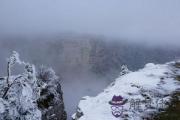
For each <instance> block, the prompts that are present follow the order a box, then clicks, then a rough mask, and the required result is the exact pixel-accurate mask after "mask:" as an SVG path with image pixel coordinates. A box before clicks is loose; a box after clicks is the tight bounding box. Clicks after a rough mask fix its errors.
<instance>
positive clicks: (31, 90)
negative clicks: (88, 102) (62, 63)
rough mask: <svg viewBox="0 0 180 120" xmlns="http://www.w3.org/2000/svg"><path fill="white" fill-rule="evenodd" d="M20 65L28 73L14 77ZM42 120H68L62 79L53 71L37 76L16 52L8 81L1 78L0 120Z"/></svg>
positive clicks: (32, 66) (8, 69)
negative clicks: (61, 83) (15, 70)
mask: <svg viewBox="0 0 180 120" xmlns="http://www.w3.org/2000/svg"><path fill="white" fill-rule="evenodd" d="M17 64H18V65H19V66H22V67H23V68H24V71H23V73H21V74H18V75H12V74H13V73H11V72H12V68H13V67H14V66H15V65H17ZM50 111H51V112H50ZM41 119H43V120H50V119H53V120H66V112H65V111H64V103H63V98H62V91H61V86H60V83H59V78H58V77H57V76H56V75H55V72H54V71H53V70H52V69H49V68H44V67H41V69H40V70H39V71H37V72H36V70H35V66H34V65H32V64H29V63H26V62H24V61H21V60H20V58H19V54H18V53H17V52H15V51H14V52H13V54H12V55H11V56H10V58H9V59H8V64H7V77H1V78H0V120H41Z"/></svg>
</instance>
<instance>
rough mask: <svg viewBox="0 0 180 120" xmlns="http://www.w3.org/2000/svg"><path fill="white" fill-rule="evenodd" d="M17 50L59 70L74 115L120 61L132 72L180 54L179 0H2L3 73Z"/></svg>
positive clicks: (113, 73) (105, 83)
mask: <svg viewBox="0 0 180 120" xmlns="http://www.w3.org/2000/svg"><path fill="white" fill-rule="evenodd" d="M134 43H135V44H134ZM139 43H141V44H139ZM147 45H149V46H150V47H149V46H148V47H147ZM151 45H152V46H153V47H151ZM155 45H156V47H154V46H155ZM159 45H161V46H162V47H159ZM175 46H176V47H175ZM13 50H16V51H17V52H19V53H20V55H21V57H22V58H23V59H24V60H25V61H29V62H31V63H33V64H35V65H36V66H37V68H38V66H40V65H41V64H44V65H45V66H48V67H52V68H53V69H54V70H55V71H56V73H57V75H58V76H60V78H61V83H62V90H63V92H64V102H65V108H66V111H67V114H68V120H71V115H72V114H73V113H74V112H75V110H76V108H77V105H78V102H79V100H80V99H81V98H82V97H83V96H86V95H90V96H95V95H97V94H98V93H99V92H101V91H103V89H104V88H105V87H106V86H108V85H109V84H110V83H111V82H112V81H113V80H114V79H115V78H116V77H118V76H119V72H120V68H121V65H122V64H127V65H128V68H129V69H130V70H132V71H134V70H138V69H140V68H142V67H143V66H144V65H145V64H146V63H148V62H153V63H165V62H168V61H171V60H175V59H179V58H180V52H179V51H180V1H179V0H0V56H1V57H0V77H1V76H5V75H6V59H5V58H7V57H8V56H9V55H10V54H11V52H12V51H13Z"/></svg>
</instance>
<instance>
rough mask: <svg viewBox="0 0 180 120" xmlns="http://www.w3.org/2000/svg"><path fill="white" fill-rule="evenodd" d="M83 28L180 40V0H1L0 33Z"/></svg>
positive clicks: (123, 35)
mask: <svg viewBox="0 0 180 120" xmlns="http://www.w3.org/2000/svg"><path fill="white" fill-rule="evenodd" d="M66 31H72V32H80V33H90V34H101V35H105V36H113V37H120V38H126V39H129V40H133V41H150V40H151V41H158V42H162V41H165V42H171V43H176V44H177V42H178V43H179V44H180V0H0V33H1V34H5V33H18V34H19V33H20V34H25V33H39V32H44V33H45V32H48V33H54V32H66Z"/></svg>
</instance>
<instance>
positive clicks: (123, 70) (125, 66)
mask: <svg viewBox="0 0 180 120" xmlns="http://www.w3.org/2000/svg"><path fill="white" fill-rule="evenodd" d="M129 72H130V71H129V69H128V68H127V65H122V66H121V72H120V76H122V75H125V74H127V73H129Z"/></svg>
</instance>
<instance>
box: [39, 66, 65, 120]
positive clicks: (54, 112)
mask: <svg viewBox="0 0 180 120" xmlns="http://www.w3.org/2000/svg"><path fill="white" fill-rule="evenodd" d="M37 78H38V79H39V81H41V83H40V84H41V86H43V87H42V89H41V91H40V98H39V99H38V102H37V103H38V107H39V108H40V110H41V111H42V120H66V118H67V116H66V112H65V110H64V102H63V96H62V95H63V92H62V91H61V85H60V83H59V81H60V80H59V78H58V77H57V76H56V75H55V72H54V71H53V70H52V69H50V68H46V67H43V66H42V67H41V68H40V70H39V72H38V74H37Z"/></svg>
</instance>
